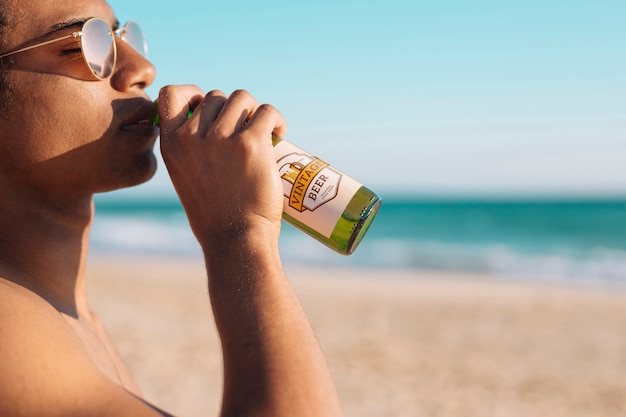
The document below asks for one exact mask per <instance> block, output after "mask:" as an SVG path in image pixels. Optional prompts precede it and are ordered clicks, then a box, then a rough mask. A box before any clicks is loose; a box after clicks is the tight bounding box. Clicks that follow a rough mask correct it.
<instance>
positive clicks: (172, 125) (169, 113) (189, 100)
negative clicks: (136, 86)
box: [159, 85, 203, 138]
mask: <svg viewBox="0 0 626 417" xmlns="http://www.w3.org/2000/svg"><path fill="white" fill-rule="evenodd" d="M202 99H203V94H202V90H200V89H199V88H198V87H196V86H192V85H187V86H167V87H163V88H161V90H160V91H159V126H160V129H161V137H165V138H168V136H169V134H170V132H174V131H176V130H177V129H178V128H179V127H180V126H182V125H183V124H184V123H185V122H187V115H188V114H189V112H190V111H191V110H192V109H193V108H194V107H196V106H197V105H198V104H199V103H200V101H201V100H202Z"/></svg>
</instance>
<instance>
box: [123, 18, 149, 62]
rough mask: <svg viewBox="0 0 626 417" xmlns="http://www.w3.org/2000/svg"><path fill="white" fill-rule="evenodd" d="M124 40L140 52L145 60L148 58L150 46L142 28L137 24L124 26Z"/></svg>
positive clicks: (131, 22) (130, 23)
mask: <svg viewBox="0 0 626 417" xmlns="http://www.w3.org/2000/svg"><path fill="white" fill-rule="evenodd" d="M122 39H123V40H124V41H125V42H126V43H127V44H129V45H130V46H132V47H133V49H134V50H136V51H137V52H139V53H140V54H141V55H142V56H143V57H144V58H147V57H148V45H147V43H146V38H145V36H144V34H143V32H142V31H141V28H140V27H139V25H138V24H137V23H136V22H133V21H130V22H128V23H126V26H124V32H123V36H122Z"/></svg>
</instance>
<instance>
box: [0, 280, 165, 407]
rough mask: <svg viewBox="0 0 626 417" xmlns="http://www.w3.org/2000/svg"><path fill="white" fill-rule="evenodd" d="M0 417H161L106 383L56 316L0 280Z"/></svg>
mask: <svg viewBox="0 0 626 417" xmlns="http://www.w3.org/2000/svg"><path fill="white" fill-rule="evenodd" d="M0 398H4V399H10V400H9V401H0V415H2V416H5V415H7V416H9V415H23V416H40V415H47V416H57V415H58V416H62V415H63V416H70V415H94V416H113V415H136V416H163V415H166V414H164V413H159V412H158V411H156V410H155V409H153V408H152V407H150V406H148V405H146V404H145V403H144V402H143V401H141V400H139V399H137V398H136V397H134V396H133V395H132V394H130V393H128V392H127V391H126V390H124V389H123V388H121V387H119V386H118V385H116V384H114V383H113V382H112V381H110V380H109V379H107V378H106V377H105V376H104V375H103V374H102V373H101V372H99V371H98V369H97V368H96V367H95V366H94V364H93V363H91V362H90V360H89V358H88V356H87V354H86V352H85V351H84V348H83V347H82V345H81V343H80V341H79V340H78V339H77V338H76V336H75V334H74V333H73V332H72V330H71V329H70V328H69V326H68V325H67V323H66V322H65V321H64V320H63V318H62V316H61V315H60V314H59V313H58V312H57V311H56V309H54V308H53V307H52V306H51V305H50V304H48V303H47V302H45V301H44V300H43V299H41V298H40V297H38V296H37V295H36V294H34V293H32V292H31V291H29V290H27V289H25V288H23V287H21V286H19V285H16V284H14V283H12V282H9V281H6V280H4V279H2V278H0Z"/></svg>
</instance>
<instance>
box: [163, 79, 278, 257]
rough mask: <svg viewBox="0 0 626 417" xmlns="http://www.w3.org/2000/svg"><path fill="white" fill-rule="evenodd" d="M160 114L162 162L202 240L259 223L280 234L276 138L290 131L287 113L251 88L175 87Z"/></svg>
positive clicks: (208, 242)
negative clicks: (252, 92) (265, 101)
mask: <svg viewBox="0 0 626 417" xmlns="http://www.w3.org/2000/svg"><path fill="white" fill-rule="evenodd" d="M189 110H193V115H192V116H191V118H190V119H187V114H188V112H189ZM159 119H160V121H159V124H160V126H161V152H162V154H163V159H164V161H165V164H166V166H167V169H168V171H169V174H170V177H171V179H172V182H173V184H174V187H175V188H176V191H177V193H178V195H179V198H180V200H181V202H182V204H183V206H184V208H185V211H186V213H187V216H188V218H189V222H190V225H191V228H192V230H193V231H194V233H195V235H196V237H197V238H198V240H199V241H200V244H201V245H203V247H205V248H206V245H211V244H215V245H219V244H220V242H222V243H223V240H224V239H232V238H237V237H240V236H242V235H243V234H246V233H247V232H249V231H251V230H255V231H258V229H259V228H261V229H262V230H265V231H268V230H269V231H270V233H271V234H272V235H273V236H274V237H275V238H276V239H278V234H279V232H280V224H281V218H282V204H283V191H282V185H281V182H280V178H279V175H278V170H277V167H276V159H275V156H274V149H273V146H272V141H271V135H272V133H274V134H277V135H279V136H282V135H283V134H284V133H285V130H286V127H285V121H284V119H283V117H282V115H281V114H280V113H279V112H278V111H277V110H276V109H274V107H272V106H270V105H259V103H258V102H257V101H256V100H255V99H254V98H253V97H252V96H251V95H250V94H249V93H247V92H245V91H235V92H234V93H233V94H232V95H231V96H230V97H227V96H226V95H224V94H223V93H222V92H220V91H212V92H210V93H208V94H207V95H206V96H204V97H203V95H202V92H201V91H200V90H199V89H198V88H197V87H193V86H184V87H173V86H170V87H165V88H163V89H162V90H161V91H160V93H159Z"/></svg>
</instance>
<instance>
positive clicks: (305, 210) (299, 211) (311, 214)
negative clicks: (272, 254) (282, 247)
mask: <svg viewBox="0 0 626 417" xmlns="http://www.w3.org/2000/svg"><path fill="white" fill-rule="evenodd" d="M274 149H275V153H276V157H277V165H278V170H279V172H280V177H281V179H282V183H283V194H284V195H285V204H284V207H283V209H284V211H285V213H287V214H289V215H290V216H291V217H293V218H295V219H297V220H299V221H301V222H302V223H304V224H306V225H307V226H309V227H311V228H312V229H314V230H316V231H317V232H319V233H321V234H322V235H324V236H326V237H330V235H331V234H332V232H333V229H334V228H335V225H336V224H337V221H338V220H339V218H340V217H341V214H342V213H343V212H344V210H345V209H346V206H347V205H348V203H349V202H350V200H351V199H352V197H354V194H356V192H357V191H358V190H359V188H361V184H359V183H358V182H356V181H355V180H353V179H352V178H350V177H348V176H347V175H344V174H342V173H341V172H339V171H337V170H336V169H334V168H333V167H331V166H330V165H328V164H327V163H326V162H324V161H322V160H321V159H319V158H316V157H315V156H312V155H310V154H308V153H306V152H304V151H303V150H302V149H300V148H298V147H296V146H294V145H292V144H291V143H289V142H287V141H284V140H283V141H281V142H279V143H277V144H276V146H275V147H274Z"/></svg>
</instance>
